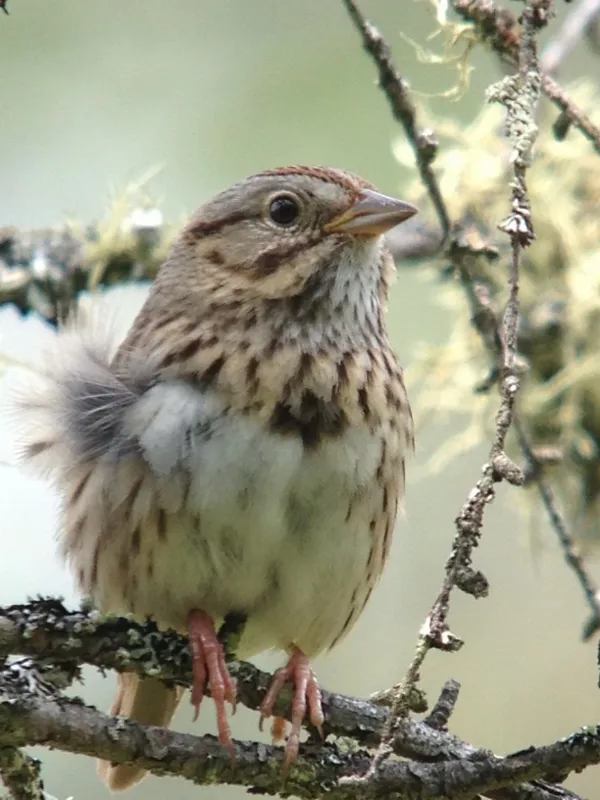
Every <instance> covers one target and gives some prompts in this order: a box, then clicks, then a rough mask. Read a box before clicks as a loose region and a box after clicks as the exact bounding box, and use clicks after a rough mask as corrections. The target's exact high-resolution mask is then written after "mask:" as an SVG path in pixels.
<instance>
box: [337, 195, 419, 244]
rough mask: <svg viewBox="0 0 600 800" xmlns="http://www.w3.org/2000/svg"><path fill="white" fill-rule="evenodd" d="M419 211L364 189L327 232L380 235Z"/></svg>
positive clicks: (401, 202) (406, 204)
mask: <svg viewBox="0 0 600 800" xmlns="http://www.w3.org/2000/svg"><path fill="white" fill-rule="evenodd" d="M417 212H418V209H417V208H415V207H414V206H413V205H411V204H410V203H406V202H405V201H404V200H396V199H395V198H393V197H386V195H384V194H379V192H374V191H373V190H372V189H363V190H362V191H361V192H360V194H359V196H358V200H356V202H355V203H353V205H351V206H350V208H349V209H347V210H346V211H344V213H343V214H340V215H339V216H337V217H335V218H334V219H332V220H331V222H328V223H327V224H326V225H325V231H326V232H327V233H349V234H351V235H354V236H380V235H381V234H382V233H385V232H386V231H389V230H390V228H394V227H395V226H396V225H399V224H400V223H401V222H404V220H407V219H409V218H410V217H412V216H413V215H414V214H416V213H417Z"/></svg>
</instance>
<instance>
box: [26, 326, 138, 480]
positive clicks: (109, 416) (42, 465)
mask: <svg viewBox="0 0 600 800" xmlns="http://www.w3.org/2000/svg"><path fill="white" fill-rule="evenodd" d="M114 349H115V348H114V345H113V342H112V341H111V337H110V335H108V332H104V333H102V332H101V331H96V330H93V329H90V330H84V329H81V328H80V327H78V326H77V325H73V326H71V327H70V328H69V329H66V330H65V331H64V332H62V333H60V334H59V335H58V336H57V337H56V342H55V346H54V348H53V352H50V353H49V354H48V358H47V361H46V364H45V366H44V368H43V370H42V371H40V372H39V373H37V374H35V375H33V376H32V380H31V381H30V382H29V383H28V385H27V386H26V387H25V386H24V387H23V388H22V389H21V391H20V394H19V397H18V398H16V412H17V413H18V421H19V423H20V424H21V426H22V427H23V429H24V430H23V441H25V442H26V445H25V447H24V448H23V451H22V456H23V460H25V461H28V462H30V463H31V465H32V466H33V467H35V468H36V469H37V470H38V471H41V472H43V473H45V474H48V473H50V474H52V475H53V477H58V478H59V479H60V477H61V473H62V472H64V471H66V470H68V469H71V468H72V467H79V466H82V465H83V464H85V463H89V462H91V461H94V460H96V459H99V458H102V457H108V458H122V457H123V456H126V455H128V454H129V452H132V451H133V450H134V448H135V443H134V442H133V440H132V438H131V436H129V435H128V434H127V432H126V430H125V424H124V422H125V417H126V414H127V412H128V410H129V409H130V408H131V406H132V405H133V404H134V403H135V402H136V401H137V400H138V399H139V397H140V396H141V395H142V394H143V393H144V392H145V391H146V390H147V388H148V386H149V384H150V373H151V370H150V367H149V366H148V365H146V366H143V365H141V364H140V365H134V368H132V366H130V365H128V368H127V370H126V371H123V369H122V368H121V369H120V370H117V369H116V368H115V365H114V361H113V358H112V355H113V352H114ZM139 361H141V359H139ZM137 366H140V369H139V371H138V372H137V373H136V372H135V369H136V368H137ZM57 473H58V475H57Z"/></svg>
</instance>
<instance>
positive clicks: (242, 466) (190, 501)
mask: <svg viewBox="0 0 600 800" xmlns="http://www.w3.org/2000/svg"><path fill="white" fill-rule="evenodd" d="M159 399H160V400H161V406H160V407H161V409H164V408H165V405H164V402H163V400H164V398H159ZM188 410H189V409H187V407H186V406H185V404H184V406H183V407H181V408H179V407H171V410H170V412H169V415H170V423H171V429H172V430H171V431H170V434H169V436H167V437H166V438H164V440H163V443H162V445H161V446H158V447H156V446H154V445H155V442H156V439H155V437H154V435H153V432H152V426H153V425H159V426H160V430H161V431H163V432H164V431H165V430H167V431H168V430H169V424H166V423H165V418H164V411H161V418H160V420H158V418H157V415H156V414H154V415H149V417H148V420H146V421H145V423H144V424H145V425H146V428H145V431H144V433H143V434H142V435H141V437H140V438H141V441H142V444H143V443H144V439H146V440H147V441H151V442H152V443H153V447H152V448H146V450H145V454H146V458H147V459H149V462H150V467H151V469H148V466H145V468H144V484H143V488H142V489H141V491H139V492H138V494H137V497H136V500H135V503H134V504H133V506H132V505H131V504H129V506H128V496H129V492H130V487H131V485H132V483H135V480H136V472H139V468H138V470H137V471H136V470H134V471H133V472H131V473H130V471H128V468H126V467H123V468H122V469H120V470H119V469H116V470H115V468H114V466H113V467H112V468H107V472H106V473H105V477H104V480H105V489H108V494H109V496H110V497H111V498H112V503H111V505H112V506H113V508H114V513H113V514H111V515H110V517H111V519H105V523H104V526H107V525H108V526H112V527H113V528H114V533H113V534H111V536H110V541H111V543H113V544H111V545H110V546H108V547H103V548H101V549H100V550H99V551H98V552H99V557H97V570H96V582H95V584H94V586H93V587H91V593H92V595H93V596H94V599H95V601H96V602H97V603H98V605H99V606H100V607H101V608H103V609H105V610H112V611H116V612H123V611H130V612H133V613H135V614H136V615H137V616H140V617H145V616H151V617H152V618H154V619H156V621H157V622H158V623H159V624H161V625H164V626H169V627H174V628H178V629H182V628H185V622H186V619H187V616H188V614H189V612H190V611H191V610H192V609H194V608H202V609H203V610H205V611H206V612H207V613H209V614H211V615H212V616H214V617H215V621H216V623H217V625H218V624H219V623H220V621H221V620H222V619H223V617H224V616H225V615H226V614H228V613H231V612H242V613H244V614H246V615H247V616H248V622H247V626H246V629H245V632H244V635H243V637H242V647H241V651H240V653H239V654H240V655H241V656H242V657H246V656H248V655H251V654H253V653H256V652H260V651H262V650H265V649H268V648H271V647H277V648H282V649H285V648H288V647H290V646H291V645H297V646H298V647H300V648H301V649H302V650H303V651H304V652H305V653H306V654H307V655H309V656H311V655H314V654H315V653H317V652H319V651H320V650H322V649H324V648H326V647H328V646H330V645H331V644H332V642H333V641H334V640H335V638H336V637H337V636H338V635H339V634H340V633H341V632H342V629H343V628H344V624H345V622H346V620H347V618H348V615H349V613H350V610H351V605H352V602H353V595H354V597H356V595H355V594H354V593H356V592H357V591H360V589H359V587H360V586H361V584H364V582H365V573H366V569H367V562H368V560H369V554H370V552H371V544H372V535H371V533H370V528H369V525H370V522H371V520H372V519H373V515H374V514H375V513H377V511H379V510H380V503H381V499H380V498H381V488H380V487H379V486H378V484H377V482H376V472H377V468H378V466H379V464H380V462H381V457H382V437H381V436H379V435H375V434H373V433H370V432H369V431H367V430H366V429H349V430H347V431H346V432H345V433H344V434H343V436H342V437H341V438H339V439H336V440H332V439H329V440H327V439H326V440H324V441H323V443H322V444H321V445H319V446H318V447H317V448H316V449H315V450H307V449H305V448H304V447H303V445H302V443H301V441H300V439H299V438H296V437H295V436H291V435H290V436H281V435H279V434H274V433H266V432H265V430H264V428H263V427H262V426H260V425H259V424H258V423H257V422H255V421H253V420H252V419H251V418H249V417H242V416H239V417H235V418H232V417H231V416H229V417H226V418H220V419H217V422H216V423H215V424H214V425H212V426H211V429H210V435H208V433H207V430H206V428H204V429H202V431H200V429H199V428H196V431H197V437H196V438H194V436H190V435H189V433H187V431H189V430H190V419H189V418H188V417H189V415H188V414H186V412H187V411H188ZM190 413H191V412H190ZM167 423H168V421H167ZM184 428H185V429H186V435H182V433H181V431H182V430H183V429H184ZM184 442H185V444H184ZM107 484H108V485H107ZM158 508H162V509H164V510H165V512H166V513H164V514H163V516H162V519H161V520H159V519H158V517H157V513H158V512H157V509H158ZM117 512H120V513H117ZM350 512H351V513H350ZM138 525H139V526H140V537H139V541H140V544H139V553H138V555H137V556H136V557H135V558H132V557H131V555H130V553H131V537H132V535H133V533H134V531H135V528H136V526H138ZM161 526H162V529H163V535H162V536H160V535H159V528H160V527H161ZM124 529H125V530H124ZM97 535H98V533H97V532H96V537H97ZM86 539H87V542H88V543H87V545H86V544H85V541H86ZM82 545H83V546H82V547H81V548H79V555H77V554H76V553H75V554H73V560H74V561H75V563H76V565H78V566H79V565H80V564H81V563H82V561H87V563H88V565H89V561H90V558H91V556H90V553H91V542H90V539H89V537H84V539H83V540H82ZM150 561H152V565H153V566H152V569H151V570H149V569H148V567H147V565H148V564H149V563H150ZM123 562H125V567H124V566H123ZM87 572H88V573H89V567H88V569H87ZM119 573H121V574H122V576H123V579H122V580H121V581H119V580H115V575H118V574H119ZM132 576H134V577H132Z"/></svg>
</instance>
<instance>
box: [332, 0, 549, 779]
mask: <svg viewBox="0 0 600 800" xmlns="http://www.w3.org/2000/svg"><path fill="white" fill-rule="evenodd" d="M344 4H345V5H346V7H347V8H348V10H349V13H350V16H351V18H352V20H353V22H354V23H355V25H356V26H357V27H358V29H359V30H360V32H361V35H362V37H363V43H364V46H365V49H366V50H367V52H368V53H369V54H370V55H371V56H372V58H373V59H374V60H375V62H376V64H377V67H378V70H379V74H380V86H381V88H382V89H383V90H384V92H385V94H386V96H387V97H388V99H389V101H390V104H391V105H392V108H393V109H394V111H395V115H396V116H397V117H398V118H399V119H400V121H401V122H403V124H404V128H405V132H406V135H407V137H408V138H409V140H410V141H411V144H412V145H413V148H414V150H415V153H416V154H417V163H418V165H419V168H420V171H421V174H422V168H421V163H420V161H419V153H420V147H419V141H418V139H417V138H416V133H415V132H416V131H417V130H418V127H417V124H416V112H415V107H414V104H413V103H412V100H411V99H410V95H409V93H408V88H407V85H406V83H405V82H404V81H403V80H402V78H401V77H400V75H399V73H398V71H397V70H396V68H395V66H394V64H393V61H392V57H391V53H390V49H389V46H388V45H387V44H386V43H385V41H384V40H383V38H382V37H381V35H380V34H379V32H378V31H377V30H376V29H375V28H374V27H373V26H372V25H371V24H370V23H368V22H367V21H366V20H365V19H364V17H363V16H362V14H361V12H360V11H359V10H358V8H357V6H356V4H355V3H353V2H351V1H350V0H344ZM548 10H549V0H529V2H528V4H527V6H526V8H525V11H524V14H523V30H522V33H521V40H520V48H519V51H518V58H519V72H518V75H516V76H514V77H512V78H509V79H505V81H503V82H501V83H500V84H499V85H498V86H496V87H493V89H492V90H491V99H493V100H496V101H497V102H501V103H503V104H504V105H505V106H506V108H507V129H508V136H509V138H510V140H511V142H512V145H513V149H514V153H513V159H512V163H513V170H514V181H513V183H512V201H511V213H510V215H509V217H508V218H507V219H506V220H504V221H503V222H502V224H501V228H502V230H504V231H505V232H506V233H507V234H508V235H509V237H510V239H511V247H512V260H511V265H510V269H509V274H508V287H509V296H508V300H507V304H506V309H505V313H504V319H503V322H502V328H501V335H500V345H501V353H502V364H501V376H500V377H501V381H500V407H499V410H498V413H497V415H496V427H495V435H494V440H493V442H492V445H491V448H490V455H489V461H488V463H487V464H485V465H484V467H483V475H482V477H481V479H480V480H479V481H478V482H477V484H476V486H475V487H474V488H473V489H472V490H471V492H470V494H469V497H468V498H467V501H466V503H465V504H464V506H463V507H462V509H461V512H460V514H459V516H458V517H457V519H456V535H455V538H454V542H453V546H452V552H451V554H450V557H449V559H448V561H447V563H446V575H445V578H444V582H443V584H442V588H441V590H440V592H439V594H438V596H437V598H436V600H435V602H434V604H433V606H432V608H431V611H430V613H429V615H428V617H427V619H426V620H425V623H424V624H423V626H422V628H421V631H420V632H419V637H418V641H417V645H416V648H415V652H414V655H413V659H412V661H411V663H410V665H409V667H408V670H407V672H406V674H405V676H404V679H403V680H402V682H401V683H400V684H399V685H398V686H396V687H394V690H395V691H394V697H393V703H392V713H391V714H390V716H389V718H388V720H387V722H386V726H385V728H384V731H383V734H382V741H381V745H380V747H379V748H378V750H377V753H376V754H375V757H374V759H373V763H372V765H371V767H370V769H369V772H368V773H367V775H366V776H363V777H361V778H355V779H350V780H356V781H358V782H360V783H362V784H365V783H370V782H371V781H373V780H374V779H375V776H376V774H377V772H378V771H379V769H380V768H381V764H382V762H383V760H384V758H385V757H386V756H387V755H389V753H391V752H392V741H393V733H394V728H395V727H396V726H398V725H399V724H401V723H402V722H403V721H404V720H405V719H406V718H407V716H408V712H409V698H410V695H411V691H412V689H413V688H414V686H415V684H416V683H417V682H418V680H419V672H420V669H421V666H422V664H423V662H424V660H425V658H426V656H427V653H428V652H429V650H431V649H432V648H434V647H435V648H438V649H444V650H450V651H453V650H457V649H459V648H460V647H461V646H462V641H461V640H460V639H459V638H458V637H457V636H455V635H454V634H453V633H452V632H451V631H450V630H449V628H448V624H447V617H448V612H449V601H450V596H451V593H452V591H453V589H454V588H455V587H456V586H460V587H461V588H462V589H465V588H466V590H467V591H469V590H470V591H471V592H472V593H473V594H475V595H476V596H483V595H485V594H486V593H487V581H486V580H485V578H484V576H483V575H481V573H478V572H475V571H474V570H473V568H472V566H471V557H472V551H473V548H474V547H476V546H477V544H478V543H479V538H480V536H481V531H482V525H483V517H484V512H485V508H486V506H487V504H488V503H489V502H490V501H491V500H492V499H493V498H494V496H495V484H496V483H498V482H500V481H502V480H506V481H508V482H509V483H512V484H514V485H522V483H523V481H524V476H523V473H522V471H521V470H520V469H519V467H518V466H517V465H516V464H514V463H513V462H512V461H511V459H509V458H508V456H507V455H506V452H505V440H506V436H507V433H508V430H509V428H510V425H511V423H512V418H513V414H514V404H515V398H516V394H517V392H518V389H519V378H518V375H517V369H516V355H517V328H518V319H519V294H518V293H519V266H520V255H521V251H522V249H523V248H525V247H527V246H528V245H529V244H530V243H531V241H532V240H533V238H534V233H533V226H532V222H531V213H530V208H529V199H528V196H527V188H526V184H525V173H526V170H527V168H528V166H529V164H530V161H531V149H532V146H533V143H534V141H535V137H536V134H537V127H536V125H535V111H536V109H537V103H538V100H539V96H540V76H539V67H538V64H537V50H536V35H537V32H538V30H539V28H540V27H542V25H544V24H545V23H546V22H547V19H548ZM382 76H385V79H383V78H382ZM406 109H408V119H409V122H410V124H405V123H404V116H406V113H407V112H406ZM432 179H433V184H432ZM423 183H424V185H425V188H426V189H427V191H428V192H429V194H430V196H431V198H432V200H433V202H434V205H435V206H436V208H437V209H439V208H443V209H444V213H445V215H446V218H447V228H446V230H447V231H449V230H450V228H451V225H450V220H449V217H448V215H447V211H446V206H445V204H444V200H443V198H442V197H441V193H440V191H439V187H438V184H437V180H436V178H435V175H433V173H431V175H430V174H428V175H427V180H423ZM438 214H439V211H438ZM452 249H453V248H452V245H451V246H450V251H451V252H452ZM463 271H464V270H463ZM471 288H473V287H471ZM473 292H474V288H473Z"/></svg>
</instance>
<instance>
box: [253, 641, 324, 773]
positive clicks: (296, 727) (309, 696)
mask: <svg viewBox="0 0 600 800" xmlns="http://www.w3.org/2000/svg"><path fill="white" fill-rule="evenodd" d="M288 680H292V681H293V682H294V698H293V700H292V727H291V730H290V735H289V736H288V740H287V744H286V746H285V758H284V761H283V768H284V770H286V771H287V770H288V769H289V767H290V766H291V765H292V764H293V763H294V761H295V760H296V758H297V757H298V748H299V746H300V731H301V730H302V723H303V721H304V717H305V716H306V708H307V705H308V711H309V718H310V721H311V722H312V724H313V725H314V726H315V728H317V730H318V731H319V733H320V734H321V736H322V735H323V729H322V728H323V722H324V721H325V717H324V716H323V709H322V707H321V690H320V689H319V684H318V682H317V677H316V675H315V673H314V672H313V669H312V667H311V665H310V661H309V660H308V658H307V657H306V656H305V655H304V653H303V652H302V651H301V650H298V648H297V647H295V648H294V650H293V651H292V654H291V656H290V658H289V661H288V663H287V664H286V666H285V667H282V668H281V669H278V670H277V672H276V673H275V675H274V676H273V680H272V682H271V685H270V686H269V689H268V691H267V693H266V695H265V698H264V700H263V701H262V703H261V706H260V723H259V727H260V729H261V730H262V726H263V722H264V720H265V718H266V717H270V716H272V714H273V706H274V705H275V702H276V700H277V698H278V696H279V693H280V692H281V690H282V689H283V686H284V684H285V682H286V681H288ZM285 728H286V722H285V720H284V719H283V718H282V717H275V719H274V720H273V725H272V728H271V732H272V734H273V739H274V740H275V741H278V740H280V739H282V738H283V735H284V733H285Z"/></svg>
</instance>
